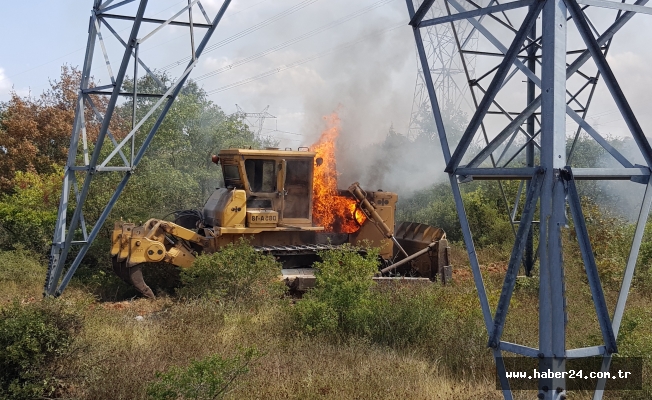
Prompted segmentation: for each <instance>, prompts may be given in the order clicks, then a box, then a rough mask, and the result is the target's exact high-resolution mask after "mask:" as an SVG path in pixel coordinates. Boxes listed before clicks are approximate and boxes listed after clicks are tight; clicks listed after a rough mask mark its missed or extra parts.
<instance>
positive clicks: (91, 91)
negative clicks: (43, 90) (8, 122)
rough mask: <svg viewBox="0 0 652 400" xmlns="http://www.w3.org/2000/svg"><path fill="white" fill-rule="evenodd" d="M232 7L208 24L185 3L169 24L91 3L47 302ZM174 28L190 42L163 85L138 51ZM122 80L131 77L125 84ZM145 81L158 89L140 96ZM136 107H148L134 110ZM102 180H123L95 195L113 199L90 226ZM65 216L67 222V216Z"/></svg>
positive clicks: (140, 11) (136, 8)
mask: <svg viewBox="0 0 652 400" xmlns="http://www.w3.org/2000/svg"><path fill="white" fill-rule="evenodd" d="M229 4H230V0H224V1H223V2H222V4H221V7H220V8H219V9H218V10H217V12H216V13H215V15H213V16H212V17H211V16H209V13H208V12H207V11H206V9H205V8H204V6H203V5H202V3H201V1H199V0H188V4H187V5H185V6H179V10H178V11H177V12H175V11H172V12H169V15H170V17H169V18H168V19H159V18H154V17H155V16H156V15H158V14H160V13H157V14H156V15H149V14H148V12H147V11H148V10H147V8H148V1H147V0H140V1H138V2H136V1H135V0H126V1H119V2H118V1H114V0H105V1H101V0H94V1H93V9H92V10H91V16H90V24H89V32H88V41H87V45H86V53H85V54H86V55H85V59H84V64H83V68H82V78H81V85H80V88H79V92H78V101H77V108H76V111H75V119H74V123H73V130H72V137H71V140H70V148H69V150H68V151H69V153H68V161H67V163H66V167H65V172H64V174H65V175H64V178H63V187H62V191H61V201H60V204H59V210H58V214H57V222H56V227H55V232H54V238H53V241H52V250H51V255H50V261H49V266H48V272H47V277H46V281H45V295H50V296H52V295H53V296H58V295H60V294H61V293H62V292H63V290H64V289H65V288H66V286H67V285H68V283H69V282H70V279H71V278H72V276H73V274H74V273H75V271H76V270H77V267H78V266H79V264H80V262H81V261H82V259H83V258H84V256H85V255H86V253H87V252H88V249H89V247H90V245H91V243H92V242H93V240H94V239H95V237H96V236H97V234H98V232H99V230H100V228H101V227H102V225H103V224H104V222H105V221H106V219H107V217H108V216H109V213H110V212H111V209H112V208H113V206H114V205H115V203H116V201H117V200H118V197H119V196H120V194H121V193H122V191H123V189H124V188H125V186H126V184H127V182H128V181H129V178H131V176H132V174H133V173H134V172H135V170H136V168H137V167H138V164H139V163H140V161H141V160H142V157H143V155H144V153H145V151H146V150H147V147H148V146H149V144H150V142H151V141H152V139H153V138H154V135H155V134H156V131H157V130H158V128H159V126H160V125H161V123H162V122H163V119H164V118H165V116H166V115H167V112H168V111H169V110H170V107H171V106H172V103H173V102H174V100H175V98H176V97H177V95H178V94H179V92H180V90H181V88H182V86H183V84H184V83H185V82H186V80H187V79H188V75H189V74H190V72H191V71H192V70H193V68H194V67H195V66H197V63H198V60H199V57H200V56H201V54H202V52H203V51H204V49H205V47H206V44H207V43H208V41H209V39H210V38H211V36H212V35H213V33H214V32H215V29H216V28H217V25H218V24H219V22H220V20H221V19H222V16H223V15H224V13H225V12H226V10H227V8H228V6H229ZM171 26H176V27H182V28H183V29H184V31H185V32H186V34H187V35H188V36H187V43H188V46H187V48H188V50H189V52H188V53H189V56H190V57H189V58H190V61H189V62H188V64H187V66H186V67H185V69H184V70H183V72H181V74H180V75H179V76H178V77H177V78H176V80H174V81H172V82H164V81H163V80H162V79H161V78H160V77H159V76H157V75H156V74H155V73H154V71H156V68H155V67H156V66H155V65H152V64H151V63H148V62H147V59H148V57H147V56H148V55H149V54H151V53H145V54H146V55H145V57H143V56H142V55H141V54H142V53H141V51H143V50H149V49H151V48H154V47H158V46H160V45H161V43H160V42H157V40H158V39H160V37H161V36H162V32H166V31H168V32H169V31H170V29H171V28H170V27H171ZM175 32H176V31H175ZM121 33H124V35H121ZM174 56H178V54H176V53H175V54H174ZM98 57H99V58H100V59H99V60H97V59H96V58H98ZM150 57H151V56H150ZM152 58H154V57H152ZM116 67H117V68H116ZM114 68H116V69H115V70H114ZM114 71H115V73H114ZM127 74H133V75H132V77H131V79H130V80H129V79H128V78H127ZM92 76H93V77H95V79H97V77H98V76H108V78H109V79H108V81H110V82H108V83H107V84H105V85H101V86H93V85H92V84H91V77H92ZM142 77H147V79H151V81H152V82H154V86H155V87H156V89H155V90H151V89H150V90H145V91H143V90H140V88H139V87H138V83H139V78H142ZM130 82H131V83H130ZM140 99H146V100H149V101H148V102H141V105H140V106H139V103H138V100H140ZM125 101H126V104H132V105H133V108H132V115H131V126H130V127H129V130H128V133H125V134H124V135H118V132H116V131H115V129H116V127H117V126H118V125H119V121H118V119H119V118H120V116H118V115H117V113H116V106H117V105H120V104H122V105H124V104H125ZM129 102H131V103H129ZM89 119H94V120H95V122H97V123H98V125H99V126H100V127H99V132H98V133H97V135H93V137H91V136H89V135H87V127H88V123H89ZM144 127H147V129H146V130H145V128H144ZM141 129H142V130H141ZM107 139H108V140H107ZM102 174H120V175H121V176H122V178H121V180H120V181H119V183H118V184H117V186H116V187H115V188H106V187H100V188H99V189H95V190H100V191H106V190H112V193H113V194H112V195H111V197H110V200H109V201H108V202H107V204H105V205H104V207H103V210H102V212H101V214H100V215H99V217H97V219H96V220H94V221H90V220H89V219H88V218H86V217H87V215H85V211H86V210H87V207H86V200H87V197H88V194H89V191H90V190H93V189H94V188H98V185H100V184H98V183H97V181H98V179H97V178H98V176H99V175H102ZM94 178H95V179H94ZM69 209H70V210H72V211H73V212H72V216H70V215H68V211H69ZM69 259H70V260H69Z"/></svg>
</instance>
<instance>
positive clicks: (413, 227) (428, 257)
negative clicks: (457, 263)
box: [394, 222, 450, 281]
mask: <svg viewBox="0 0 652 400" xmlns="http://www.w3.org/2000/svg"><path fill="white" fill-rule="evenodd" d="M394 236H395V238H396V240H397V241H398V242H399V243H400V244H401V246H402V247H403V248H404V249H405V250H406V251H407V252H408V253H409V254H415V253H418V252H419V251H421V250H424V249H426V248H428V247H429V246H431V245H432V243H436V245H435V246H433V247H432V251H430V252H428V253H427V254H423V255H421V256H419V257H418V258H416V259H415V260H413V261H412V265H413V268H414V269H416V270H417V271H418V272H419V274H420V275H421V276H422V277H426V278H430V279H431V280H436V279H437V278H440V279H442V281H445V280H446V277H447V276H448V275H449V274H450V272H449V271H450V267H449V260H448V250H447V249H448V241H447V240H446V233H445V232H444V231H443V230H442V229H440V228H435V227H432V226H430V225H426V224H419V223H416V222H399V223H398V224H397V225H396V228H395V232H394ZM399 257H400V255H399ZM402 258H404V257H400V258H398V260H397V261H400V260H401V259H402Z"/></svg>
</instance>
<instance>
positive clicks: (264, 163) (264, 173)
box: [245, 159, 276, 193]
mask: <svg viewBox="0 0 652 400" xmlns="http://www.w3.org/2000/svg"><path fill="white" fill-rule="evenodd" d="M245 171H246V172H247V180H248V181H249V187H250V188H251V191H252V192H262V193H273V192H276V162H275V161H274V160H259V159H248V160H245Z"/></svg>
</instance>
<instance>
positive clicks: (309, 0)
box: [161, 0, 319, 71]
mask: <svg viewBox="0 0 652 400" xmlns="http://www.w3.org/2000/svg"><path fill="white" fill-rule="evenodd" d="M318 1H319V0H303V1H302V2H300V3H298V4H295V5H294V6H292V7H290V8H288V9H286V10H284V11H281V12H280V13H278V14H276V15H274V16H273V17H271V18H268V19H266V20H264V21H262V22H259V23H257V24H256V25H253V26H250V27H249V28H247V29H245V30H243V31H240V32H238V33H236V34H235V35H233V36H229V37H228V38H226V39H223V40H221V41H219V42H217V43H215V44H212V45H210V46H208V47H206V49H205V50H204V54H205V53H208V52H211V51H214V50H216V49H219V48H220V47H223V46H226V45H227V44H229V43H232V42H234V41H236V40H238V39H241V38H243V37H245V36H247V35H249V34H251V33H253V32H255V31H257V30H259V29H262V28H264V27H266V26H268V25H270V24H272V23H274V22H276V21H278V20H280V19H282V18H284V17H287V16H288V15H291V14H294V13H295V12H297V11H299V10H301V9H303V8H305V7H308V6H309V5H311V4H313V3H316V2H318ZM189 61H190V57H184V58H182V59H180V60H178V61H175V62H173V63H171V64H168V65H166V66H165V67H163V68H161V71H168V70H170V69H172V68H175V67H178V66H179V65H185V64H186V63H188V62H189Z"/></svg>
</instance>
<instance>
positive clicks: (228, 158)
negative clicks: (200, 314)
mask: <svg viewBox="0 0 652 400" xmlns="http://www.w3.org/2000/svg"><path fill="white" fill-rule="evenodd" d="M212 158H213V162H214V163H216V164H219V165H220V166H221V170H222V175H223V178H224V187H221V188H217V189H216V190H215V191H214V192H213V193H212V195H211V196H210V197H209V199H208V200H207V201H206V204H205V205H204V208H203V210H202V211H201V212H200V211H198V210H187V211H180V212H177V213H175V219H174V221H165V220H159V219H150V220H148V221H147V222H145V224H143V225H141V226H136V225H135V224H133V223H128V222H122V221H118V222H116V223H115V227H114V230H113V234H112V247H111V257H112V262H113V269H114V271H115V273H116V274H117V275H118V276H119V277H120V278H121V279H123V280H124V281H125V282H127V283H129V284H132V285H133V286H135V287H136V289H138V291H140V292H141V293H142V294H143V295H144V296H146V297H151V298H153V297H154V293H153V291H152V290H151V289H150V288H149V286H147V284H146V283H145V282H144V279H143V274H142V269H141V267H142V265H143V264H146V263H158V262H166V263H170V264H173V265H176V266H178V267H181V268H190V267H191V266H192V263H193V261H194V260H195V258H196V257H197V255H199V254H201V253H213V252H216V251H219V250H220V248H222V247H223V246H226V245H227V244H228V243H233V242H236V241H238V240H240V238H245V239H246V240H248V241H249V242H250V243H251V245H252V246H254V247H255V249H256V250H257V251H260V252H263V253H266V254H271V255H273V256H274V257H276V259H277V260H279V261H280V262H281V263H282V265H283V269H282V270H281V271H279V272H280V276H281V279H283V280H285V281H286V283H287V284H288V285H289V286H290V287H291V288H292V289H294V290H296V291H305V290H306V289H308V288H310V287H311V286H313V285H314V282H315V271H314V269H313V268H312V264H313V263H314V262H315V261H317V260H318V259H319V256H318V253H319V252H320V251H323V250H329V249H335V248H337V247H339V246H342V245H343V244H345V243H349V244H352V245H354V246H373V247H378V248H379V249H380V260H379V271H378V274H377V276H376V277H375V278H374V279H378V280H388V279H396V278H400V279H412V280H414V279H416V280H431V281H434V280H438V279H439V280H442V281H443V282H445V281H447V280H449V279H450V274H451V268H450V266H449V261H448V259H449V247H448V242H447V240H446V234H445V233H444V231H443V230H441V229H439V228H434V227H431V226H428V225H424V224H417V223H408V222H403V223H398V224H396V223H395V221H394V213H395V210H396V202H397V200H398V195H397V194H396V193H391V192H385V191H381V190H378V191H375V192H365V191H364V190H362V188H361V187H360V185H359V184H358V183H354V184H352V185H351V186H350V187H349V188H348V190H338V189H337V188H334V189H333V188H330V189H329V188H324V183H323V182H321V181H317V179H316V178H318V177H320V176H321V175H320V174H319V172H320V168H325V166H324V165H323V160H322V159H321V158H319V157H317V154H316V153H314V152H311V151H308V149H305V148H304V151H301V149H299V150H297V151H292V150H279V149H266V150H251V149H226V150H222V151H221V152H220V153H219V154H218V155H217V156H213V157H212ZM318 214H319V215H318ZM320 221H326V222H325V223H324V224H322V225H327V226H322V225H320V224H319V222H320Z"/></svg>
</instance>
